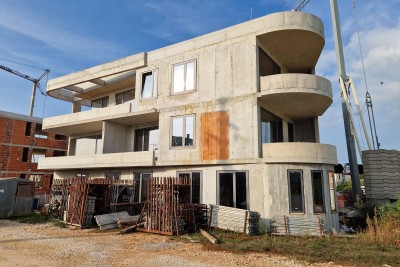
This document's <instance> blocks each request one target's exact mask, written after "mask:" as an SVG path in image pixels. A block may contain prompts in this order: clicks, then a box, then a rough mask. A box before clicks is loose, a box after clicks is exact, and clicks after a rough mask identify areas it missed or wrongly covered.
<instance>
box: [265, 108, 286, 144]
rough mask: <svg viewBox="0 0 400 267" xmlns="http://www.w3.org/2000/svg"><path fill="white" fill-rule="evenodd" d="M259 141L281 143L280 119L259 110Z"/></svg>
mask: <svg viewBox="0 0 400 267" xmlns="http://www.w3.org/2000/svg"><path fill="white" fill-rule="evenodd" d="M260 115H261V141H262V143H263V144H265V143H276V142H282V141H283V130H282V119H281V118H279V117H278V116H276V115H275V114H273V113H271V112H269V111H267V110H265V109H263V108H261V109H260Z"/></svg>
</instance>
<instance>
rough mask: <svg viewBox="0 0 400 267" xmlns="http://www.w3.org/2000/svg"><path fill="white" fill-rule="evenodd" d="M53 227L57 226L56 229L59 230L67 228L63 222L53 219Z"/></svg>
mask: <svg viewBox="0 0 400 267" xmlns="http://www.w3.org/2000/svg"><path fill="white" fill-rule="evenodd" d="M53 225H54V226H57V227H60V228H67V226H68V224H66V223H65V222H63V221H59V220H55V219H53Z"/></svg>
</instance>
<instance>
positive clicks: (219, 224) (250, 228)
mask: <svg viewBox="0 0 400 267" xmlns="http://www.w3.org/2000/svg"><path fill="white" fill-rule="evenodd" d="M210 210H211V212H210V227H214V228H218V229H223V230H229V231H233V232H237V233H243V234H248V235H254V234H258V232H259V219H260V215H259V214H258V213H257V212H251V211H249V210H243V209H237V208H231V207H225V206H219V205H210Z"/></svg>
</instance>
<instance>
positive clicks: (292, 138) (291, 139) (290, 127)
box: [288, 122, 294, 142]
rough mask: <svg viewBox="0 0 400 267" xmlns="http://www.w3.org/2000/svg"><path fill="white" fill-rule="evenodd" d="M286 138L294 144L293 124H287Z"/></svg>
mask: <svg viewBox="0 0 400 267" xmlns="http://www.w3.org/2000/svg"><path fill="white" fill-rule="evenodd" d="M288 137H289V142H294V127H293V124H292V123H290V122H288Z"/></svg>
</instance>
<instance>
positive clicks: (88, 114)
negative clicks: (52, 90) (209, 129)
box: [43, 103, 159, 136]
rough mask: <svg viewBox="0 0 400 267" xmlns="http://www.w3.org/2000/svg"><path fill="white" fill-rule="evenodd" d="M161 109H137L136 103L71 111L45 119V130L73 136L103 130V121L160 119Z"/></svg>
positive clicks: (152, 120)
mask: <svg viewBox="0 0 400 267" xmlns="http://www.w3.org/2000/svg"><path fill="white" fill-rule="evenodd" d="M158 116H159V111H158V110H156V109H149V110H145V111H137V110H136V105H135V104H134V103H125V104H121V105H117V106H111V107H107V108H97V109H92V110H88V111H82V112H77V113H71V114H66V115H61V116H56V117H50V118H46V119H44V120H43V130H45V131H46V132H51V133H59V134H63V135H68V136H73V135H79V134H84V133H93V132H98V131H102V129H103V121H111V122H117V123H121V124H125V125H133V124H139V123H145V122H154V121H158Z"/></svg>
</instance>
